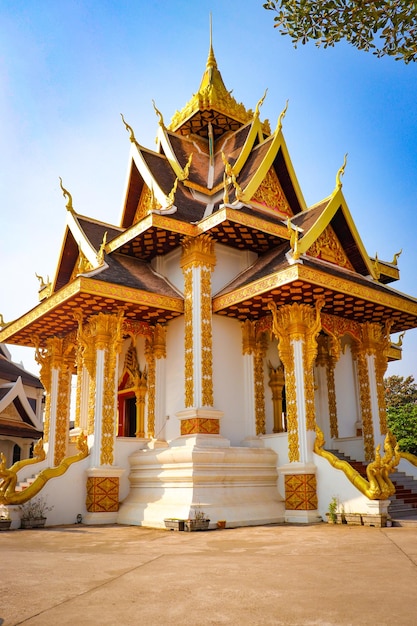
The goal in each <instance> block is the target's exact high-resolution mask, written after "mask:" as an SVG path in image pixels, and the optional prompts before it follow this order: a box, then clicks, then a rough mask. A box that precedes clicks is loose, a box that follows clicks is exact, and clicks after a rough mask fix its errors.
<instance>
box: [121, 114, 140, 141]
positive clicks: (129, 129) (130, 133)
mask: <svg viewBox="0 0 417 626" xmlns="http://www.w3.org/2000/svg"><path fill="white" fill-rule="evenodd" d="M120 115H121V117H122V121H123V124H124V125H125V128H126V130H127V132H128V133H129V135H130V137H129V139H130V141H131V142H132V143H136V137H135V133H134V132H133V128H132V127H131V126H129V124H128V123H127V122H126V120H125V118H124V117H123V113H120Z"/></svg>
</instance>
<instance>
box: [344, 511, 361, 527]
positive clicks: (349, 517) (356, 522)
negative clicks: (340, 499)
mask: <svg viewBox="0 0 417 626" xmlns="http://www.w3.org/2000/svg"><path fill="white" fill-rule="evenodd" d="M345 517H346V522H347V523H348V524H349V526H362V515H361V514H360V513H345Z"/></svg>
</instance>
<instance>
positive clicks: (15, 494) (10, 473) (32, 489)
mask: <svg viewBox="0 0 417 626" xmlns="http://www.w3.org/2000/svg"><path fill="white" fill-rule="evenodd" d="M77 448H78V450H79V452H78V454H74V455H73V456H69V457H66V458H65V459H63V460H62V461H61V463H60V464H59V465H57V466H56V467H47V468H45V469H44V470H42V471H41V472H40V473H39V474H38V476H37V477H36V478H35V480H34V482H33V483H32V484H31V485H29V487H26V489H24V490H23V491H16V485H17V473H18V471H19V470H21V469H22V468H23V467H26V466H28V465H31V464H33V463H39V462H40V461H43V460H44V459H45V451H44V449H43V443H42V439H40V440H39V441H38V443H37V444H36V446H35V448H34V452H35V454H36V456H35V457H33V458H32V459H25V460H23V461H18V462H17V463H15V464H14V465H12V466H11V467H10V468H6V462H5V461H6V459H5V457H4V455H3V453H2V454H1V460H0V480H1V482H0V504H24V503H25V502H27V501H28V500H30V499H31V498H33V497H34V496H36V495H37V494H38V493H39V492H40V491H41V489H42V488H43V487H44V486H45V485H46V483H47V482H48V480H50V479H51V478H56V477H58V476H62V475H63V474H65V472H66V471H67V469H68V468H69V466H70V465H72V464H73V463H77V462H78V461H81V460H82V459H85V458H86V457H87V456H88V445H87V437H86V435H85V434H84V433H82V434H80V436H79V437H78V439H77Z"/></svg>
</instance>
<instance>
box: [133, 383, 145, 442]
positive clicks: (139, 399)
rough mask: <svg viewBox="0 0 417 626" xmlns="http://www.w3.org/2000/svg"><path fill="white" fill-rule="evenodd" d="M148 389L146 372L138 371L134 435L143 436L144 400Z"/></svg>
mask: <svg viewBox="0 0 417 626" xmlns="http://www.w3.org/2000/svg"><path fill="white" fill-rule="evenodd" d="M147 390H148V376H147V373H146V372H139V373H138V376H137V377H136V378H135V395H136V432H135V437H140V438H144V437H145V401H146V392H147Z"/></svg>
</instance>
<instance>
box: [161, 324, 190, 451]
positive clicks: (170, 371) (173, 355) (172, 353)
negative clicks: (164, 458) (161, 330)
mask: <svg viewBox="0 0 417 626" xmlns="http://www.w3.org/2000/svg"><path fill="white" fill-rule="evenodd" d="M165 368H166V370H165V371H166V392H165V393H166V413H167V416H169V418H168V420H167V421H166V425H165V436H166V439H167V441H170V440H171V439H175V438H176V437H179V436H180V422H179V420H178V418H177V417H176V414H177V413H178V411H183V410H184V408H185V407H184V395H185V393H184V318H183V317H177V318H175V319H174V320H172V321H171V322H169V324H168V326H167V334H166V362H165Z"/></svg>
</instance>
